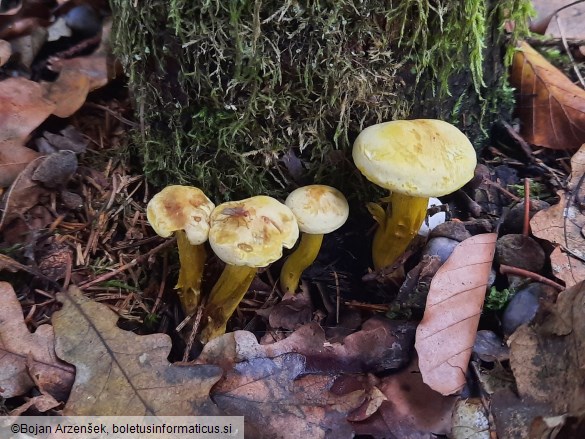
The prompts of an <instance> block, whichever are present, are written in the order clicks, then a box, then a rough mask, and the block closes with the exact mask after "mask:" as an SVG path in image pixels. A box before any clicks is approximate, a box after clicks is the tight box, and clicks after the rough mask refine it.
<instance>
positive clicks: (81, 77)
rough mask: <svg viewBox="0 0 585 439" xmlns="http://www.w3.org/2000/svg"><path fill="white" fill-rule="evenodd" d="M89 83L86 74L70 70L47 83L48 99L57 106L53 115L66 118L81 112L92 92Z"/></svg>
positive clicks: (62, 72) (65, 70)
mask: <svg viewBox="0 0 585 439" xmlns="http://www.w3.org/2000/svg"><path fill="white" fill-rule="evenodd" d="M73 59H76V58H73ZM89 83H90V79H89V77H88V76H87V74H86V73H84V72H83V71H81V70H74V69H70V68H67V69H64V70H62V71H61V73H60V74H59V77H58V78H57V80H55V81H54V82H47V83H45V85H46V90H47V95H46V97H47V99H48V100H49V101H51V102H53V103H54V104H55V110H54V111H53V114H54V115H55V116H57V117H63V118H65V117H69V116H71V115H73V114H74V113H75V112H76V111H77V110H79V109H80V108H81V106H82V105H83V104H84V103H85V99H86V98H87V94H88V93H89V91H90V88H89V85H90V84H89Z"/></svg>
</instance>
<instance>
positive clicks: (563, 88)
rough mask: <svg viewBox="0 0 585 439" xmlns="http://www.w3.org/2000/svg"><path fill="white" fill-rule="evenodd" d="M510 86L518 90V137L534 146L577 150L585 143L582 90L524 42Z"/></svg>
mask: <svg viewBox="0 0 585 439" xmlns="http://www.w3.org/2000/svg"><path fill="white" fill-rule="evenodd" d="M510 83H511V84H512V85H513V86H514V87H516V89H517V90H518V100H517V102H516V116H517V117H519V118H520V122H521V127H520V130H521V131H520V134H522V136H523V137H524V138H525V139H526V140H527V141H528V142H529V143H532V144H535V145H539V146H544V147H547V148H552V149H564V150H576V149H577V148H579V146H581V144H582V143H583V142H585V90H583V89H582V88H580V87H578V86H576V85H575V84H573V83H572V82H571V80H570V79H569V78H568V77H566V76H565V75H564V74H563V73H562V72H561V71H560V70H558V69H557V68H556V67H554V66H553V65H552V64H550V63H549V62H548V61H547V60H546V59H545V58H544V57H542V55H540V54H539V53H538V52H537V51H535V50H534V49H533V48H532V47H530V45H529V44H528V43H526V42H523V43H522V44H521V45H520V47H519V48H518V50H517V52H516V54H515V55H514V61H513V64H512V74H511V76H510Z"/></svg>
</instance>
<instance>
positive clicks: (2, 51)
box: [0, 40, 12, 66]
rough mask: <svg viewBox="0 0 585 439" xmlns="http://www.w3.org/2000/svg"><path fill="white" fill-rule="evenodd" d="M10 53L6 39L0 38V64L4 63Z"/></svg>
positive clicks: (10, 49)
mask: <svg viewBox="0 0 585 439" xmlns="http://www.w3.org/2000/svg"><path fill="white" fill-rule="evenodd" d="M10 55H12V48H11V47H10V43H9V42H8V41H4V40H0V66H2V65H4V64H5V63H6V61H8V58H10Z"/></svg>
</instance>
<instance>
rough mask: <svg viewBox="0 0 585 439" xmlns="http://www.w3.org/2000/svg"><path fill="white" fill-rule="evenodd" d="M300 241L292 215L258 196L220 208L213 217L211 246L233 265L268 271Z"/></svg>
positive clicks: (272, 201) (268, 199)
mask: <svg viewBox="0 0 585 439" xmlns="http://www.w3.org/2000/svg"><path fill="white" fill-rule="evenodd" d="M298 238H299V226H298V224H297V220H296V218H295V216H294V214H293V213H292V211H291V210H290V209H289V208H288V207H286V206H285V205H284V204H282V203H281V202H279V201H277V200H275V199H274V198H271V197H267V196H264V195H258V196H255V197H251V198H246V199H245V200H240V201H230V202H227V203H223V204H220V205H219V206H217V207H216V208H215V210H214V211H213V212H212V213H211V228H210V230H209V244H210V245H211V248H212V249H213V251H214V252H215V254H216V255H217V257H218V258H220V259H221V260H222V261H224V262H225V263H227V264H230V265H245V266H247V267H266V266H267V265H269V264H271V263H272V262H274V261H276V260H278V259H280V257H281V256H282V247H286V248H291V247H292V246H294V245H295V243H296V242H297V239H298Z"/></svg>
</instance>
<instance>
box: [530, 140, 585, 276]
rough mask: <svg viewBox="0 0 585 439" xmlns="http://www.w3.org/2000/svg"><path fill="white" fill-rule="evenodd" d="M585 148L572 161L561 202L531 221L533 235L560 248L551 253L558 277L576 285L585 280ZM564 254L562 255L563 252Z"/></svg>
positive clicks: (560, 194)
mask: <svg viewBox="0 0 585 439" xmlns="http://www.w3.org/2000/svg"><path fill="white" fill-rule="evenodd" d="M584 175H585V145H583V146H581V148H580V149H579V151H577V152H576V153H575V154H574V155H573V157H572V158H571V178H570V181H569V183H568V185H567V190H566V191H559V192H558V194H559V202H558V203H557V204H555V205H554V206H551V207H549V208H547V209H544V210H541V211H540V212H537V213H536V214H535V215H534V216H533V217H532V219H531V220H530V228H531V230H532V234H533V235H534V236H536V237H537V238H540V239H544V240H547V241H549V242H551V243H553V244H555V245H556V246H558V247H560V249H558V250H556V251H554V252H553V254H554V256H553V254H551V263H552V266H553V272H554V274H555V276H557V277H558V278H559V279H561V280H564V281H565V282H566V286H567V287H568V286H570V285H574V284H575V283H577V282H580V281H581V280H584V279H585V276H583V272H584V270H585V238H583V232H582V230H583V227H585V215H583V213H582V206H581V200H583V198H584V197H585V186H584V185H583V181H582V180H583V176H584ZM561 251H562V253H561Z"/></svg>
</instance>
